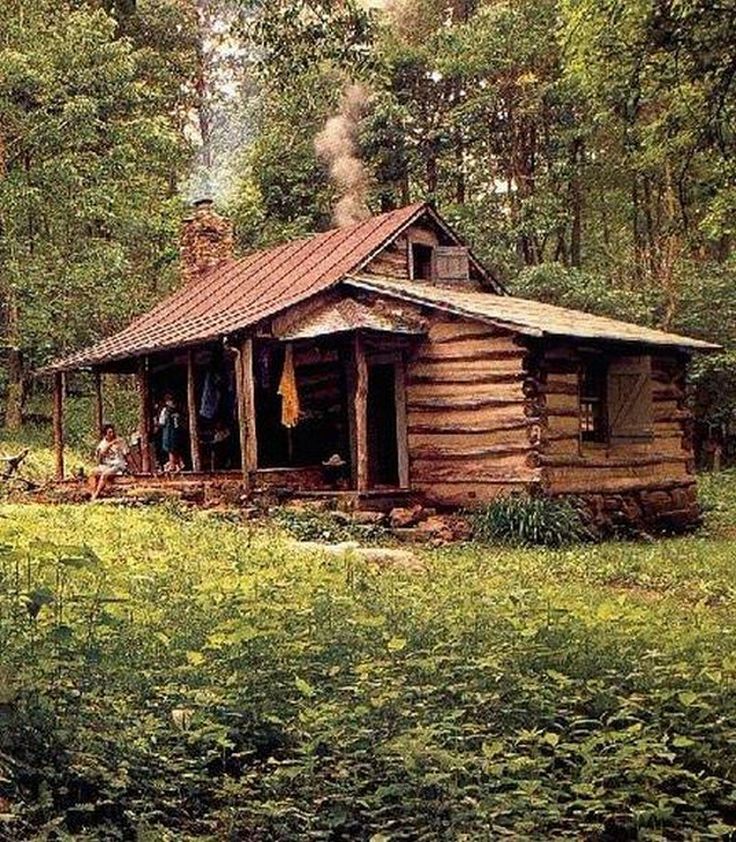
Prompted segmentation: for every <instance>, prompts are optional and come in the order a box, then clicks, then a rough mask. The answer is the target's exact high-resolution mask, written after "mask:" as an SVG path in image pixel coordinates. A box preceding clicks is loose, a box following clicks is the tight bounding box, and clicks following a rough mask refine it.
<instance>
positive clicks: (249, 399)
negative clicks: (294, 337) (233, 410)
mask: <svg viewBox="0 0 736 842" xmlns="http://www.w3.org/2000/svg"><path fill="white" fill-rule="evenodd" d="M235 383H236V386H237V391H238V427H239V430H240V457H241V464H242V468H243V485H244V486H245V489H246V490H249V489H250V479H251V472H252V471H255V470H256V469H257V467H258V444H257V440H256V405H255V386H254V384H253V340H252V339H250V338H248V339H244V340H243V341H242V342H241V344H240V348H239V349H238V355H237V357H236V363H235Z"/></svg>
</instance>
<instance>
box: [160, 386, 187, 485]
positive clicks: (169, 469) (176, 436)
mask: <svg viewBox="0 0 736 842" xmlns="http://www.w3.org/2000/svg"><path fill="white" fill-rule="evenodd" d="M158 425H159V427H160V428H161V449H162V450H163V452H164V454H165V456H166V462H165V464H164V471H165V472H166V473H171V474H177V473H179V471H181V469H182V468H183V467H184V459H183V458H182V455H181V453H182V449H183V441H182V439H183V435H182V434H183V430H182V426H181V413H180V412H179V409H178V407H177V405H176V400H175V399H174V395H173V394H172V393H171V392H166V394H165V395H164V405H163V407H162V409H161V412H160V413H159V416H158Z"/></svg>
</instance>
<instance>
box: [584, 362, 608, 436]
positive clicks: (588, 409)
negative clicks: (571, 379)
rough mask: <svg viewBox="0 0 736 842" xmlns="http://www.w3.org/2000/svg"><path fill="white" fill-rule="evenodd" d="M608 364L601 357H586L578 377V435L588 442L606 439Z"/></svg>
mask: <svg viewBox="0 0 736 842" xmlns="http://www.w3.org/2000/svg"><path fill="white" fill-rule="evenodd" d="M607 392H608V364H607V363H606V360H605V359H603V358H602V357H594V358H591V359H588V360H586V361H585V362H584V364H583V370H582V374H581V378H580V437H581V439H582V440H583V441H588V442H605V441H607V440H608V413H607Z"/></svg>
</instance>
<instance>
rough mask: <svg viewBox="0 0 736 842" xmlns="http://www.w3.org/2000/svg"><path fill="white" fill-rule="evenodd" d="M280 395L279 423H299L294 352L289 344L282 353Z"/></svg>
mask: <svg viewBox="0 0 736 842" xmlns="http://www.w3.org/2000/svg"><path fill="white" fill-rule="evenodd" d="M278 393H279V394H280V395H281V423H282V424H283V425H284V427H296V425H297V424H298V423H299V409H300V408H299V392H298V391H297V388H296V372H295V371H294V352H293V349H292V347H291V345H287V346H286V353H285V354H284V368H283V371H282V372H281V380H280V381H279V391H278Z"/></svg>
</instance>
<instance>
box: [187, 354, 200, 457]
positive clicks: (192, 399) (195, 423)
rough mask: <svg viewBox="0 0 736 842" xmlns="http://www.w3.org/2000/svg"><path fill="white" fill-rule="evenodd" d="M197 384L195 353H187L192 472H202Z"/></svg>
mask: <svg viewBox="0 0 736 842" xmlns="http://www.w3.org/2000/svg"><path fill="white" fill-rule="evenodd" d="M196 386H197V384H196V381H195V371H194V352H193V351H192V350H191V349H190V350H189V351H187V409H188V411H189V449H190V453H191V457H192V470H193V471H197V472H199V471H201V470H202V460H201V454H200V447H199V418H198V415H197V388H196Z"/></svg>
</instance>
